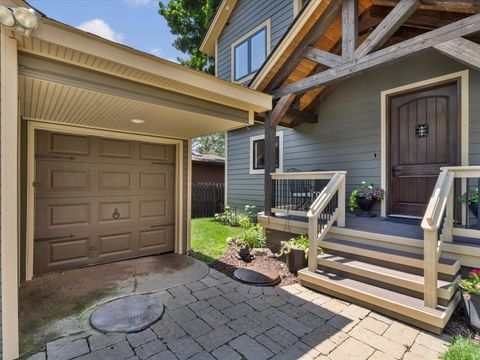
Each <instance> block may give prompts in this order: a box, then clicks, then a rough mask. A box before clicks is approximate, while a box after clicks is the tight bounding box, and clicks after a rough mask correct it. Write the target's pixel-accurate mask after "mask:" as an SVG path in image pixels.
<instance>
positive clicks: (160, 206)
mask: <svg viewBox="0 0 480 360" xmlns="http://www.w3.org/2000/svg"><path fill="white" fill-rule="evenodd" d="M138 206H139V220H140V222H141V223H146V222H148V223H149V224H155V225H171V224H173V222H174V220H175V211H174V208H175V204H174V199H173V197H167V198H159V199H148V200H145V199H144V200H139V204H138Z"/></svg>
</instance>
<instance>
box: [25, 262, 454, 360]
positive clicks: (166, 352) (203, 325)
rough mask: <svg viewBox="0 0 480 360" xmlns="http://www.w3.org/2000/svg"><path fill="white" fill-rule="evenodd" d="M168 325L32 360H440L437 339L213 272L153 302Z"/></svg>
mask: <svg viewBox="0 0 480 360" xmlns="http://www.w3.org/2000/svg"><path fill="white" fill-rule="evenodd" d="M152 296H154V297H157V298H158V299H159V300H161V301H163V303H164V304H165V306H166V311H165V315H164V316H163V318H162V319H161V320H160V321H159V322H157V323H155V324H153V325H152V326H151V327H150V328H148V329H146V330H144V331H142V332H140V333H136V334H127V335H126V334H109V335H103V334H98V333H94V332H93V331H92V332H83V333H80V334H76V335H72V336H69V337H65V338H61V339H59V340H56V341H53V342H50V343H48V344H46V351H44V352H41V353H38V354H36V355H34V356H33V357H31V358H30V359H34V360H40V359H47V358H48V359H49V360H52V359H54V360H68V359H112V360H113V359H115V360H122V359H125V360H127V359H132V360H133V359H141V360H144V359H152V360H153V359H159V360H160V359H161V360H170V359H180V360H185V359H192V360H200V359H206V360H208V359H218V360H230V359H231V360H241V359H247V360H262V359H265V360H266V359H275V360H278V359H285V360H289V359H323V360H328V359H330V360H337V359H339V360H344V359H358V360H363V359H370V360H375V359H382V360H388V359H405V360H417V359H423V360H428V359H438V357H439V355H441V354H442V353H443V352H444V351H445V350H446V349H447V347H448V338H447V337H446V336H436V335H432V334H429V333H427V332H424V331H420V330H418V329H416V328H414V327H411V326H408V325H405V324H403V323H401V322H398V321H395V320H392V319H390V318H388V317H384V316H382V315H379V314H376V313H374V312H371V311H369V310H368V309H364V308H362V307H360V306H357V305H354V304H349V303H347V302H345V301H341V300H337V299H334V298H332V297H329V296H326V295H324V294H320V293H316V292H314V291H312V290H309V289H307V288H304V287H302V286H300V285H290V286H286V287H282V288H278V287H277V288H259V287H249V286H246V285H243V284H241V283H239V282H237V281H235V280H233V279H231V278H229V277H226V276H225V275H223V274H222V273H219V272H217V271H215V270H210V271H209V274H208V275H207V276H206V277H205V278H203V279H201V280H198V281H194V282H192V283H189V284H185V285H181V286H177V287H173V288H170V289H167V290H162V291H159V292H156V293H154V294H152Z"/></svg>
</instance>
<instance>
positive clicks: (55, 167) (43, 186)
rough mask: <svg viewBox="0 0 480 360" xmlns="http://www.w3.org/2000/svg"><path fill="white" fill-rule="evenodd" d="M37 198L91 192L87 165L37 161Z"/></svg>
mask: <svg viewBox="0 0 480 360" xmlns="http://www.w3.org/2000/svg"><path fill="white" fill-rule="evenodd" d="M36 168H37V171H36V179H35V181H36V188H35V192H36V196H37V198H44V197H52V196H66V195H70V196H72V195H79V196H81V195H85V194H91V193H92V192H93V188H92V176H93V174H92V172H93V170H94V169H92V168H91V166H89V165H88V164H74V163H71V162H66V161H43V160H40V161H38V160H37V165H36Z"/></svg>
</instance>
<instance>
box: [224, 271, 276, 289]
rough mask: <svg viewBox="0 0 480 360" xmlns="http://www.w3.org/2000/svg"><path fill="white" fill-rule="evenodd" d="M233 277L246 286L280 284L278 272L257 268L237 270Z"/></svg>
mask: <svg viewBox="0 0 480 360" xmlns="http://www.w3.org/2000/svg"><path fill="white" fill-rule="evenodd" d="M233 277H234V278H235V279H237V280H238V281H241V282H243V283H245V284H250V285H258V286H273V285H276V284H278V283H279V282H280V275H279V274H278V271H276V270H273V269H267V268H262V267H256V266H252V267H248V268H241V269H237V270H235V272H234V273H233Z"/></svg>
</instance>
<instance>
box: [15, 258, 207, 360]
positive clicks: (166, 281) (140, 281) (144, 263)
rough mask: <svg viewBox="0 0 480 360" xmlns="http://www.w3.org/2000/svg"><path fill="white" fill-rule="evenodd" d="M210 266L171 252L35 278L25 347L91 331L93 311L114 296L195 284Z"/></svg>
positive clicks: (28, 285)
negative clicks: (90, 321)
mask: <svg viewBox="0 0 480 360" xmlns="http://www.w3.org/2000/svg"><path fill="white" fill-rule="evenodd" d="M208 270H209V269H208V266H207V265H206V264H204V263H202V262H200V261H198V260H195V259H194V258H192V257H189V256H183V255H177V254H166V255H160V256H150V257H144V258H139V259H133V260H127V261H121V262H116V263H111V264H105V265H97V266H90V267H85V268H81V269H75V270H69V271H65V272H61V273H50V274H45V275H41V276H38V277H35V278H34V279H33V280H31V281H28V282H24V283H22V284H21V286H20V293H19V307H20V311H19V317H20V333H21V336H20V341H21V344H20V348H21V352H22V353H33V352H35V351H41V350H43V349H44V344H45V343H47V342H48V341H50V340H52V339H56V338H58V337H59V336H60V335H61V336H66V335H69V334H76V333H78V332H80V331H91V330H92V328H91V326H90V323H89V318H88V316H89V315H90V313H91V312H92V309H93V308H94V307H95V306H97V305H99V304H102V303H105V302H107V301H110V300H112V299H116V298H120V297H124V296H127V295H132V294H142V293H150V292H157V291H160V290H164V289H168V288H171V287H175V286H179V285H184V284H188V283H192V282H195V281H197V280H200V279H202V278H204V277H205V276H206V275H207V274H208Z"/></svg>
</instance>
